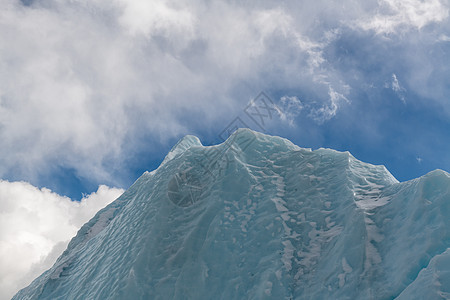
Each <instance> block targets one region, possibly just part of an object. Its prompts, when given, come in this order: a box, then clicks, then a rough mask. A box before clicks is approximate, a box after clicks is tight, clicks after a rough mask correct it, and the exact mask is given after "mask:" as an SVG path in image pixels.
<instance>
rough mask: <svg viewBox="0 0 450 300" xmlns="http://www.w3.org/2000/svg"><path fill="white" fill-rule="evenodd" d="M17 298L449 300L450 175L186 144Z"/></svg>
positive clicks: (236, 143) (276, 146) (278, 150)
mask: <svg viewBox="0 0 450 300" xmlns="http://www.w3.org/2000/svg"><path fill="white" fill-rule="evenodd" d="M13 299H399V300H400V299H450V175H449V174H448V173H446V172H444V171H441V170H436V171H433V172H431V173H428V174H426V175H425V176H422V177H420V178H417V179H414V180H410V181H407V182H398V181H397V180H396V179H395V178H394V177H393V176H392V175H391V174H390V173H389V171H388V170H387V169H386V168H385V167H384V166H375V165H371V164H367V163H364V162H361V161H359V160H357V159H356V158H354V157H353V156H352V155H351V154H350V153H349V152H338V151H335V150H331V149H318V150H314V151H312V150H311V149H304V148H300V147H298V146H296V145H294V144H293V143H291V142H290V141H288V140H286V139H283V138H280V137H274V136H269V135H265V134H262V133H258V132H255V131H252V130H249V129H238V130H237V131H235V132H234V133H233V134H232V135H231V136H230V137H229V138H228V139H227V141H225V142H224V143H222V144H219V145H214V146H203V145H202V144H201V142H200V140H199V139H198V138H196V137H194V136H186V137H185V138H183V139H182V140H180V141H179V142H178V144H177V145H176V146H174V147H173V149H172V150H171V151H170V152H169V154H168V155H167V156H166V158H165V159H164V161H163V162H162V164H161V165H160V166H159V167H158V169H156V170H154V171H152V172H145V173H144V174H143V175H142V176H141V177H140V178H139V179H138V180H137V181H136V182H135V183H134V184H133V185H132V186H131V187H130V188H129V189H128V190H127V191H126V192H125V193H124V194H123V195H122V196H121V197H119V198H118V199H117V200H116V201H114V202H113V203H111V204H110V205H108V206H107V207H105V208H104V209H102V210H100V211H99V212H98V213H97V214H96V215H95V217H94V218H93V219H91V220H90V221H89V222H88V223H86V224H85V225H84V226H83V227H82V228H81V229H80V230H79V232H78V233H77V235H76V236H75V237H74V238H73V239H72V241H71V242H70V243H69V245H68V247H67V249H66V251H65V252H64V253H63V254H62V255H61V256H60V257H59V258H58V260H57V261H56V263H55V264H54V266H53V267H52V268H51V269H49V270H48V271H46V272H45V273H43V274H42V275H41V276H40V277H38V278H37V279H35V280H34V281H33V282H32V283H31V284H30V285H29V286H28V287H26V288H24V289H22V290H21V291H19V292H18V293H17V294H16V295H15V296H14V298H13Z"/></svg>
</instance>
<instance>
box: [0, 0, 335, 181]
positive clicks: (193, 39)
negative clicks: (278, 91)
mask: <svg viewBox="0 0 450 300" xmlns="http://www.w3.org/2000/svg"><path fill="white" fill-rule="evenodd" d="M0 5H2V7H3V9H2V10H1V11H0V61H1V62H2V64H1V65H0V140H2V147H1V148H0V178H21V179H25V180H27V181H30V182H33V183H36V184H37V183H38V181H39V178H40V177H41V176H40V175H41V173H42V172H45V171H46V170H49V169H51V168H55V167H58V166H64V167H66V168H71V169H74V170H75V172H76V174H77V176H79V177H82V178H85V179H87V180H93V181H94V182H98V183H99V182H104V183H108V184H110V185H119V184H120V180H119V179H117V178H113V177H111V173H112V172H110V169H111V168H115V169H119V168H120V167H122V163H123V162H124V160H125V159H124V157H125V156H126V153H127V151H134V150H135V149H134V148H135V147H137V146H136V145H138V144H139V142H138V140H139V139H140V138H141V137H142V136H144V135H146V136H149V135H150V136H151V137H152V138H153V139H154V140H155V141H158V140H160V141H161V142H164V141H165V140H167V139H169V138H172V137H174V136H179V135H181V134H184V133H186V132H187V131H190V129H189V128H188V127H189V124H188V123H186V116H183V114H189V112H193V111H194V112H196V113H197V114H200V115H203V116H204V118H203V121H204V123H205V124H204V126H205V127H207V126H208V124H216V123H217V120H218V119H220V118H224V119H225V120H228V119H229V117H226V116H223V113H224V111H231V108H232V107H235V106H236V107H241V106H242V105H243V103H242V102H241V103H237V102H240V101H245V100H244V99H247V98H248V97H254V96H255V94H257V93H258V92H259V90H267V89H272V88H276V87H279V88H283V87H284V86H289V85H291V86H298V87H304V88H310V87H315V88H328V86H329V85H330V84H331V83H332V82H331V81H336V84H339V83H337V82H338V81H339V80H341V79H339V80H336V78H337V77H338V75H336V72H335V70H333V68H332V67H331V66H330V65H329V64H327V62H326V59H325V58H324V56H323V48H324V47H326V46H327V45H328V43H330V41H331V39H330V38H329V36H330V32H331V31H330V32H328V31H327V32H328V34H327V36H326V37H325V38H322V36H319V37H315V36H312V37H311V36H309V35H308V34H307V31H308V27H307V26H306V27H305V25H303V21H302V22H300V21H299V19H298V18H297V16H296V15H295V14H294V13H293V12H291V11H289V9H287V8H286V7H282V6H278V5H262V4H261V5H260V6H258V5H256V6H252V7H247V6H246V5H244V4H242V5H241V4H238V3H227V2H214V3H208V4H206V3H205V2H203V1H179V2H173V1H165V0H154V1H139V0H133V1H131V0H130V1H125V0H115V1H106V0H95V1H84V0H75V1H69V2H68V1H60V0H52V1H45V2H41V1H39V0H35V1H33V3H32V5H31V6H29V7H25V6H23V5H21V4H20V1H15V2H11V1H9V0H0ZM311 7H312V6H311ZM305 8H308V7H305ZM308 9H310V8H308ZM302 14H307V12H302ZM37 24H38V25H37ZM303 70H306V72H304V71H303ZM243 82H244V83H245V82H250V83H251V84H252V85H253V86H255V88H256V89H257V90H256V91H253V92H251V94H249V95H245V96H244V95H243V96H242V98H240V99H238V98H237V97H236V95H237V94H239V95H240V94H242V93H240V89H241V88H242V84H243ZM323 100H324V101H325V100H326V99H323ZM230 113H232V112H230ZM225 122H226V121H225ZM130 140H131V142H130ZM130 149H131V150H130ZM137 150H139V149H137ZM11 174H12V175H13V176H12V175H11Z"/></svg>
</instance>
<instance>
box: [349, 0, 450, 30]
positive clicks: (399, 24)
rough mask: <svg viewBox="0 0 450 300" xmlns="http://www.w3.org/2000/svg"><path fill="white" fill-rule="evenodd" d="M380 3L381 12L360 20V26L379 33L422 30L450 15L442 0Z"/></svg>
mask: <svg viewBox="0 0 450 300" xmlns="http://www.w3.org/2000/svg"><path fill="white" fill-rule="evenodd" d="M379 3H380V6H379V12H378V13H377V14H376V15H374V16H373V17H371V18H368V19H360V20H358V21H357V22H356V24H357V26H358V27H360V28H362V29H363V30H371V31H375V32H376V33H377V34H391V33H398V32H401V31H405V30H408V29H410V28H413V29H417V30H420V29H421V28H423V27H425V26H427V25H429V24H431V23H437V22H441V21H443V20H444V19H446V18H447V17H448V15H449V9H448V7H447V6H446V5H445V3H443V2H442V1H440V0H428V1H421V0H381V1H380V2H379Z"/></svg>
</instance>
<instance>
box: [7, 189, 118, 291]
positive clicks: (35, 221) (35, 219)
mask: <svg viewBox="0 0 450 300" xmlns="http://www.w3.org/2000/svg"><path fill="white" fill-rule="evenodd" d="M122 193H123V190H121V189H116V188H109V187H107V186H104V185H102V186H99V188H98V190H97V191H96V192H94V193H92V194H90V195H86V196H85V197H84V198H83V199H82V200H81V201H80V202H75V201H71V200H70V199H69V198H67V197H63V196H60V195H58V194H55V193H53V192H52V191H50V190H48V189H46V188H43V189H38V188H36V187H34V186H32V185H30V184H29V183H26V182H8V181H0V291H1V292H0V299H10V298H11V297H12V296H13V294H14V293H15V292H17V291H18V290H19V289H20V288H23V287H25V286H26V285H28V284H29V283H30V282H31V281H32V280H33V279H34V278H36V277H37V276H39V275H40V274H41V273H42V272H44V271H45V270H46V269H48V268H50V267H51V266H52V265H53V263H54V262H55V261H56V259H57V258H58V257H59V255H61V253H62V252H63V251H64V250H65V248H66V246H67V244H68V242H69V240H70V239H71V238H72V237H73V236H75V234H76V232H77V231H78V229H79V228H80V227H81V226H82V225H83V224H84V223H85V222H87V221H88V220H89V219H90V218H92V217H93V216H94V214H95V213H96V212H97V211H98V210H99V209H100V208H103V207H104V206H106V205H107V204H109V203H110V202H111V201H113V200H115V199H116V198H117V197H119V196H120V195H121V194H122Z"/></svg>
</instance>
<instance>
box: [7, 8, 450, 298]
mask: <svg viewBox="0 0 450 300" xmlns="http://www.w3.org/2000/svg"><path fill="white" fill-rule="evenodd" d="M0 5H1V9H0V179H1V181H0V224H1V226H0V228H1V230H0V254H1V255H0V291H1V292H0V299H8V298H9V297H10V296H12V295H13V294H14V293H15V291H17V289H19V288H21V287H23V286H25V285H27V284H28V283H29V282H30V280H31V279H32V278H34V277H36V276H37V275H39V274H40V273H41V272H42V271H44V270H45V269H46V268H48V267H49V266H50V265H51V264H52V262H53V261H54V260H55V258H56V257H57V256H58V255H59V254H60V253H61V252H62V251H63V249H64V247H65V245H66V244H67V242H68V240H69V239H70V238H71V237H72V236H74V234H75V233H76V231H77V229H78V228H79V227H80V226H81V225H82V224H83V223H84V222H86V221H87V220H88V219H89V218H90V217H92V216H93V214H94V213H95V212H96V211H97V210H98V209H100V208H101V207H103V206H105V205H106V204H107V203H110V202H111V201H113V200H114V199H115V198H117V197H118V196H119V195H120V194H121V193H122V192H123V190H124V189H126V188H128V187H129V186H130V185H131V184H132V183H133V182H134V181H135V180H136V179H137V178H138V177H139V176H140V175H141V174H142V173H143V172H144V171H146V170H153V169H155V168H156V167H157V166H158V165H159V164H160V163H161V161H162V160H163V158H164V156H165V155H166V154H167V152H168V151H169V150H170V148H171V147H172V146H173V145H174V144H175V143H176V142H177V141H178V140H179V139H180V138H182V137H183V136H184V135H186V134H193V135H196V136H198V137H199V138H200V140H201V141H202V142H203V144H205V145H211V144H216V143H219V142H221V141H222V139H223V138H224V136H225V137H226V135H227V133H228V131H229V130H230V129H232V128H234V127H236V126H238V127H239V126H247V127H250V128H252V129H255V130H258V131H261V132H265V133H267V134H272V135H279V136H283V137H286V138H289V139H290V140H291V141H293V142H294V143H295V144H297V145H299V146H301V147H305V148H313V149H317V148H320V147H326V148H333V149H337V150H341V151H350V152H351V153H352V154H353V155H354V156H355V157H356V158H358V159H360V160H362V161H365V162H369V163H373V164H383V165H385V166H386V167H387V168H388V169H389V170H390V171H391V173H392V174H393V175H394V176H395V177H396V178H397V179H398V180H400V181H406V180H410V179H413V178H416V177H419V176H422V175H424V174H426V173H427V172H429V171H431V170H434V169H443V170H445V171H447V172H448V171H450V151H448V149H449V148H450V147H449V146H450V139H449V133H450V101H449V95H450V81H449V79H448V78H450V18H449V9H450V1H449V0H428V1H420V0H377V1H374V0H367V1H354V0H342V1H338V2H337V1H324V0H315V1H309V0H307V1H301V2H300V1H289V0H285V1H264V0H262V1H200V0H190V1H184V0H178V1H164V0H149V1H144V0H108V1H106V0H89V1H87V0H71V1H67V0H21V1H13V0H0ZM263 104H266V105H267V104H270V108H268V106H264V105H263ZM249 105H250V106H249ZM255 108H256V109H257V112H258V113H255V110H254V109H255ZM258 108H259V110H258ZM252 109H253V110H252ZM262 115H264V117H262Z"/></svg>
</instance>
